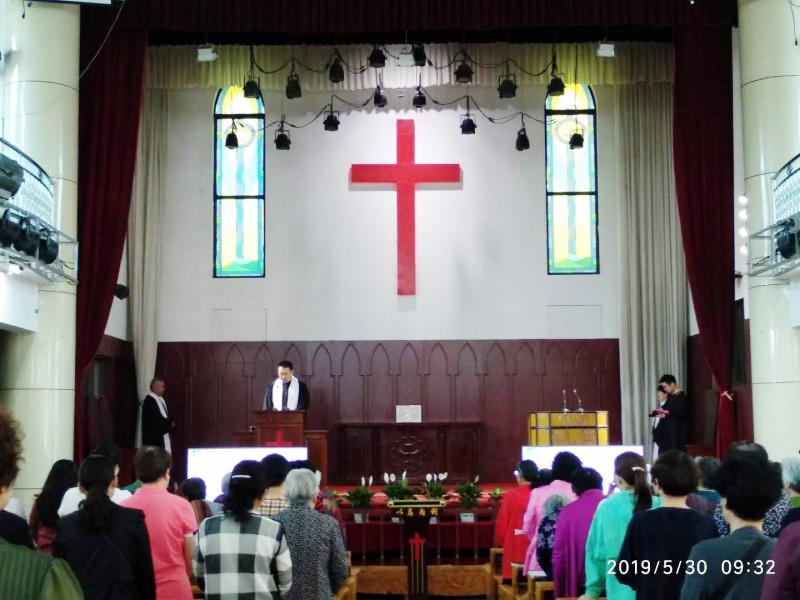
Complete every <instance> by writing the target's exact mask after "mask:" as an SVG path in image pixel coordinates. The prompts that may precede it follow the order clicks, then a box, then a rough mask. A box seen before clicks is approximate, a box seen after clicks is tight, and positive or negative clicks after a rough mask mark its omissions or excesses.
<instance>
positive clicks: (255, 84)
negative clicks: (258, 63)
mask: <svg viewBox="0 0 800 600" xmlns="http://www.w3.org/2000/svg"><path fill="white" fill-rule="evenodd" d="M244 97H245V98H261V87H260V86H259V81H258V79H256V78H255V77H253V75H252V73H251V74H250V79H248V80H247V81H246V82H245V84H244Z"/></svg>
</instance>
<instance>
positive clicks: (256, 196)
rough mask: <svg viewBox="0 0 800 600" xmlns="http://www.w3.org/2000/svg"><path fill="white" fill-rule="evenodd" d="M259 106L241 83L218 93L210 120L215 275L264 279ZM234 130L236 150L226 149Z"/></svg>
mask: <svg viewBox="0 0 800 600" xmlns="http://www.w3.org/2000/svg"><path fill="white" fill-rule="evenodd" d="M263 113H264V105H263V102H262V101H261V99H260V98H259V99H254V98H245V97H244V91H243V90H242V88H240V87H236V86H231V87H228V88H225V89H223V90H220V91H219V93H218V94H217V101H216V104H215V118H214V123H215V125H214V153H215V172H214V188H215V199H214V240H215V242H214V276H215V277H263V276H264V274H265V260H264V132H263V129H264V115H263ZM230 133H235V134H236V138H237V141H238V147H237V148H235V149H234V148H227V147H226V145H225V144H226V139H227V137H228V135H229V134H230Z"/></svg>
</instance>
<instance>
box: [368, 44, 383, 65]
mask: <svg viewBox="0 0 800 600" xmlns="http://www.w3.org/2000/svg"><path fill="white" fill-rule="evenodd" d="M368 60H369V66H370V67H372V68H373V69H382V68H383V67H385V66H386V55H385V54H384V53H383V50H381V49H380V48H379V47H378V46H375V47H373V48H372V52H370V53H369V59H368Z"/></svg>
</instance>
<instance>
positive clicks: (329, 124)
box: [322, 107, 339, 131]
mask: <svg viewBox="0 0 800 600" xmlns="http://www.w3.org/2000/svg"><path fill="white" fill-rule="evenodd" d="M322 125H323V126H324V127H325V131H339V113H338V112H334V110H333V107H331V110H330V112H329V113H328V114H327V115H326V116H325V120H324V121H322Z"/></svg>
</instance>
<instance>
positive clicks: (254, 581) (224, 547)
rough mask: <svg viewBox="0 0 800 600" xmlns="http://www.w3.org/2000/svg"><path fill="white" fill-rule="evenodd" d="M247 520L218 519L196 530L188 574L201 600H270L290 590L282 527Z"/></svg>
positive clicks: (268, 521)
mask: <svg viewBox="0 0 800 600" xmlns="http://www.w3.org/2000/svg"><path fill="white" fill-rule="evenodd" d="M251 514H252V517H251V518H250V519H248V520H247V521H246V522H244V523H239V522H237V521H236V520H235V519H234V518H233V517H232V516H228V515H219V516H215V517H209V518H208V519H206V520H205V521H203V522H202V524H201V525H200V529H199V530H198V532H197V547H196V549H195V555H194V560H193V568H194V575H195V577H196V578H197V584H198V585H199V586H200V588H201V589H203V590H204V591H205V594H206V599H207V600H273V599H276V598H279V597H284V598H285V597H286V595H287V593H288V592H289V590H290V589H291V587H292V559H291V556H290V555H289V547H288V546H287V544H286V536H285V535H284V533H283V527H282V526H281V525H280V524H279V523H276V522H275V521H273V520H272V519H268V518H266V517H262V516H260V515H259V514H258V513H256V512H252V513H251ZM276 579H277V581H276ZM279 591H280V595H278V592H279Z"/></svg>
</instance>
